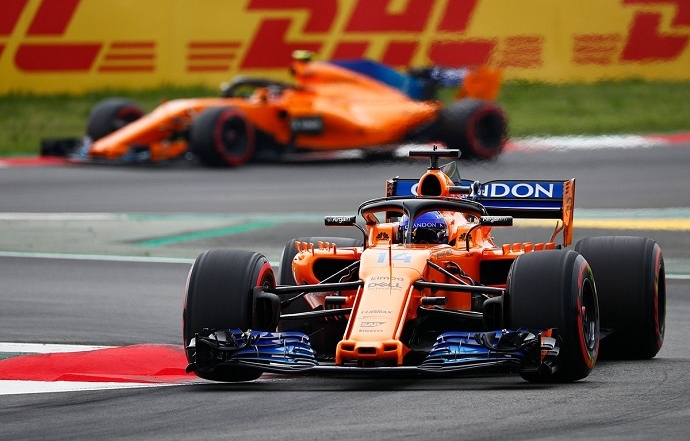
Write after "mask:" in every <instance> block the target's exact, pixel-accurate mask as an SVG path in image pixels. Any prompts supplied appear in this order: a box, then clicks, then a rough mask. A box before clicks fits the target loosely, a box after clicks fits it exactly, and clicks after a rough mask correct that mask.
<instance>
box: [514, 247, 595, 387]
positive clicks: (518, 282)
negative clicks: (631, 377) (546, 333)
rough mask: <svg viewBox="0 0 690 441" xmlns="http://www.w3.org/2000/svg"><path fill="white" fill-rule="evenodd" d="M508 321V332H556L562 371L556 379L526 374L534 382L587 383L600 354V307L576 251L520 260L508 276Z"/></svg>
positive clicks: (586, 268) (590, 277)
mask: <svg viewBox="0 0 690 441" xmlns="http://www.w3.org/2000/svg"><path fill="white" fill-rule="evenodd" d="M506 291H507V294H506V299H505V300H504V317H505V318H506V321H507V323H506V325H507V326H508V327H509V328H510V329H520V328H526V329H536V330H543V329H549V328H555V329H556V332H557V334H558V337H559V344H560V353H559V355H558V360H559V363H558V369H557V370H556V371H555V372H554V373H553V374H542V373H522V374H521V375H522V377H523V378H524V379H525V380H527V381H531V382H571V381H577V380H580V379H582V378H585V377H586V376H587V375H589V373H590V371H591V370H592V368H593V367H594V364H595V362H596V359H597V354H598V349H599V332H600V331H599V304H598V301H597V290H596V287H595V285H594V277H593V275H592V271H591V270H590V267H589V264H588V263H587V261H586V260H585V258H584V257H582V256H581V255H580V254H579V253H577V252H575V251H572V250H567V251H566V250H549V251H538V252H533V253H528V254H523V255H521V256H519V257H518V258H517V259H515V261H514V262H513V265H512V266H511V268H510V271H509V273H508V283H507V286H506Z"/></svg>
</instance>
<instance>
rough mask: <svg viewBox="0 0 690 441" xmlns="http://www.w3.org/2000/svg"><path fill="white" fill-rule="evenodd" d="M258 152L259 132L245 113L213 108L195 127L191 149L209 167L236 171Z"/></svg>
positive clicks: (196, 120) (192, 129)
mask: <svg viewBox="0 0 690 441" xmlns="http://www.w3.org/2000/svg"><path fill="white" fill-rule="evenodd" d="M255 148H256V129H255V128H254V125H253V124H252V123H251V122H250V121H249V120H248V119H247V117H246V115H245V114H244V112H242V111H241V110H240V109H237V108H234V107H213V108H210V109H207V110H205V111H204V112H202V113H201V115H199V116H198V117H197V118H196V119H195V120H194V123H193V124H192V128H191V132H190V135H189V149H190V150H191V152H192V153H194V154H195V155H197V156H198V158H199V160H200V161H201V163H202V164H204V165H207V166H209V167H227V166H230V167H236V166H239V165H242V164H244V163H246V162H247V161H249V160H250V159H251V158H252V157H253V156H254V151H255Z"/></svg>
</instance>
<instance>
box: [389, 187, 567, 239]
mask: <svg viewBox="0 0 690 441" xmlns="http://www.w3.org/2000/svg"><path fill="white" fill-rule="evenodd" d="M454 183H455V185H456V188H457V189H458V191H457V193H459V194H463V195H462V196H460V197H462V198H467V199H471V200H473V201H476V202H479V203H480V204H482V205H483V206H484V207H485V208H486V210H487V211H488V213H489V214H490V215H492V216H493V215H495V216H512V217H514V218H521V219H560V220H561V221H562V222H563V245H565V246H567V245H569V244H570V243H572V234H573V233H572V225H573V208H574V206H575V179H569V180H566V181H558V180H494V181H488V182H485V183H480V182H478V181H472V180H469V179H462V180H460V181H455V182H454ZM418 184H419V180H418V179H405V178H393V179H390V180H388V181H387V182H386V196H387V197H390V196H417V185H418Z"/></svg>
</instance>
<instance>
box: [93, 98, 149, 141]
mask: <svg viewBox="0 0 690 441" xmlns="http://www.w3.org/2000/svg"><path fill="white" fill-rule="evenodd" d="M142 116H144V111H143V110H142V109H141V107H140V106H139V105H138V104H137V103H135V102H134V101H132V100H130V99H127V98H106V99H104V100H102V101H99V102H98V103H96V105H95V106H93V109H91V113H90V114H89V120H88V123H87V125H86V135H87V136H88V137H89V138H91V140H92V141H96V140H98V139H101V138H103V137H104V136H106V135H109V134H110V133H112V132H114V131H116V130H118V129H121V128H122V127H124V126H126V125H127V124H129V123H131V122H133V121H136V120H137V119H139V118H141V117H142Z"/></svg>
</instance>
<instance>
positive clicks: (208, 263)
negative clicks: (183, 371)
mask: <svg viewBox="0 0 690 441" xmlns="http://www.w3.org/2000/svg"><path fill="white" fill-rule="evenodd" d="M256 286H265V287H275V286H276V280H275V276H274V274H273V268H272V267H271V264H270V263H269V262H268V260H267V259H266V257H265V256H264V255H262V254H259V253H255V252H251V251H241V250H228V249H215V250H207V251H204V252H203V253H201V254H200V255H199V257H197V259H196V261H195V262H194V264H193V265H192V268H191V270H190V271H189V276H188V278H187V286H186V288H185V300H184V308H183V312H182V334H183V338H184V347H185V352H186V355H187V361H188V362H189V363H191V362H193V360H194V349H193V348H188V347H187V346H188V345H189V342H190V340H191V339H192V338H193V337H194V336H195V335H196V334H197V333H199V332H201V331H202V330H203V329H204V328H209V329H214V328H217V329H232V328H238V329H241V330H243V331H244V330H247V329H250V328H251V329H255V330H259V331H271V329H256V327H254V326H253V322H254V320H253V295H252V290H253V288H254V287H256ZM196 374H197V375H198V376H199V377H201V378H204V379H207V380H214V381H250V380H255V379H257V378H259V377H260V376H261V374H262V372H261V371H259V370H256V369H248V368H244V367H236V366H230V367H227V366H221V367H219V368H217V369H215V370H214V371H212V372H199V371H197V372H196Z"/></svg>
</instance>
